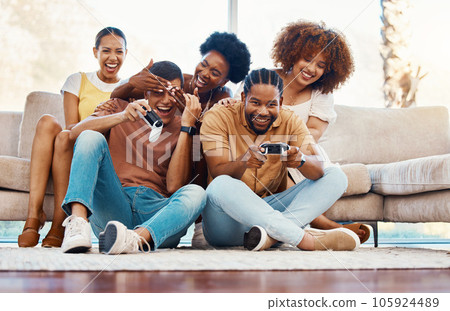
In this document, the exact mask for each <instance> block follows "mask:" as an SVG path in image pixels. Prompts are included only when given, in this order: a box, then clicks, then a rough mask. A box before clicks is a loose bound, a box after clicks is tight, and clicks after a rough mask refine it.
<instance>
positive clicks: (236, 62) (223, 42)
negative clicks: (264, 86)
mask: <svg viewBox="0 0 450 311" xmlns="http://www.w3.org/2000/svg"><path fill="white" fill-rule="evenodd" d="M213 50H214V51H217V52H219V53H220V54H222V55H223V56H224V57H225V59H226V60H227V62H228V64H229V65H230V70H229V71H228V76H227V79H228V80H230V81H231V82H233V83H238V82H240V81H242V80H243V79H244V78H245V76H246V75H247V74H248V71H249V70H250V52H249V51H248V49H247V46H246V45H245V43H243V42H242V41H241V40H239V39H238V38H237V37H236V35H235V34H234V33H227V32H217V31H216V32H214V33H212V34H211V35H210V36H209V37H208V38H207V39H206V41H205V42H203V43H202V45H200V53H201V54H202V56H204V55H205V54H206V53H208V52H209V51H213Z"/></svg>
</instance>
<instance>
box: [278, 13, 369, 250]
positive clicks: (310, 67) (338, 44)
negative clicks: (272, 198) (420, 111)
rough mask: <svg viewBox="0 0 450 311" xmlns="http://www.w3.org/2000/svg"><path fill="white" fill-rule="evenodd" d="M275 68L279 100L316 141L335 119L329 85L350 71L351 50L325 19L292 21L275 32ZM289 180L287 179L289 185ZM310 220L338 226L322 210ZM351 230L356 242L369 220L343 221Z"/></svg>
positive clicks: (365, 234)
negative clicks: (281, 85)
mask: <svg viewBox="0 0 450 311" xmlns="http://www.w3.org/2000/svg"><path fill="white" fill-rule="evenodd" d="M271 56H272V59H273V61H274V64H275V66H277V67H278V69H276V72H277V73H278V74H279V75H280V77H281V78H282V80H283V83H284V85H285V89H284V94H283V98H284V100H283V106H284V107H285V108H287V109H290V110H292V111H294V112H295V114H297V115H298V116H299V117H300V118H301V119H302V120H303V121H304V122H305V123H306V126H307V127H308V129H309V131H310V132H311V135H312V136H313V137H314V139H315V140H316V141H319V139H320V137H321V136H322V134H323V133H324V132H325V130H326V128H327V127H328V124H330V123H332V122H334V120H335V119H336V112H335V111H334V106H333V91H334V90H336V89H337V88H339V87H340V86H341V85H342V84H343V83H344V82H345V81H346V80H347V79H348V78H349V77H350V75H351V74H352V73H353V71H354V63H353V57H352V54H351V51H350V49H349V46H348V44H347V42H346V39H345V37H344V36H343V34H342V33H340V32H338V31H336V30H333V29H329V28H327V27H326V26H325V24H324V23H320V24H317V23H313V22H308V21H302V20H300V21H297V22H294V23H290V24H288V25H287V26H286V27H284V28H283V29H282V30H281V32H280V33H279V34H278V36H277V37H276V39H275V41H274V46H273V48H272V55H271ZM289 175H290V177H291V178H292V181H293V182H295V183H298V182H300V181H301V180H302V179H304V177H303V176H301V173H300V172H299V171H298V170H295V169H290V170H289ZM289 184H290V185H293V183H292V182H290V181H289V180H288V185H289ZM311 226H312V227H315V228H319V229H334V228H339V227H342V225H341V224H338V223H336V222H334V221H332V220H330V219H328V218H326V217H325V216H324V215H321V216H319V217H317V218H316V219H315V220H314V221H313V222H311ZM344 226H345V227H347V228H348V229H351V230H353V231H355V233H356V234H357V235H358V236H359V238H360V240H361V242H362V243H363V242H365V241H366V240H367V239H368V238H369V236H370V230H369V228H368V226H366V225H363V224H348V225H344Z"/></svg>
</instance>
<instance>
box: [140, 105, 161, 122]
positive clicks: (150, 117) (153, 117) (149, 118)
mask: <svg viewBox="0 0 450 311" xmlns="http://www.w3.org/2000/svg"><path fill="white" fill-rule="evenodd" d="M142 108H143V109H144V110H145V111H146V112H147V114H146V115H145V116H143V118H144V120H145V121H146V122H147V123H148V125H149V126H150V127H161V126H163V121H162V120H161V118H160V117H159V116H158V115H157V114H156V112H155V111H153V110H150V111H148V110H147V109H146V108H145V107H144V106H142Z"/></svg>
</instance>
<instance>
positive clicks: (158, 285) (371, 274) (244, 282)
mask: <svg viewBox="0 0 450 311" xmlns="http://www.w3.org/2000/svg"><path fill="white" fill-rule="evenodd" d="M91 281H92V283H90V282H91ZM89 283H90V285H89V286H88V287H86V286H87V285H88V284H89ZM81 291H83V292H97V293H109V292H120V293H141V292H145V293H207V292H209V293H230V292H232V293H250V292H251V293H272V292H273V293H277V292H285V293H294V292H295V293H302V292H303V293H333V292H346V293H349V292H356V293H369V292H373V293H380V292H385V293H389V292H398V293H410V292H411V293H414V292H422V293H431V292H433V293H439V292H441V293H442V292H449V291H450V269H420V270H416V269H412V270H352V271H238V272H235V271H214V272H211V271H204V272H201V271H200V272H198V271H197V272H184V271H177V272H103V273H101V274H98V273H96V272H0V292H22V293H39V292H50V293H77V292H81Z"/></svg>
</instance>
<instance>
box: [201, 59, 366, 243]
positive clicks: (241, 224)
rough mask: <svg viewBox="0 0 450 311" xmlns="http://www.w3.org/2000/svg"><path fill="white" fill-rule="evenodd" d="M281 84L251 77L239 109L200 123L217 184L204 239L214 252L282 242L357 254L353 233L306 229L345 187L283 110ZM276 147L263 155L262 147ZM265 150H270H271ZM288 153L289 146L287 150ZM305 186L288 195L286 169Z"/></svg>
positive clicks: (216, 111)
mask: <svg viewBox="0 0 450 311" xmlns="http://www.w3.org/2000/svg"><path fill="white" fill-rule="evenodd" d="M282 93H283V81H282V80H281V78H280V77H279V76H278V74H277V73H276V72H275V71H271V70H267V69H264V68H263V69H260V70H254V71H252V72H251V73H250V74H249V75H248V76H247V77H246V79H245V82H244V92H243V93H242V102H241V103H237V104H235V105H233V106H231V107H224V106H220V105H216V106H215V107H213V108H212V109H211V110H210V111H209V112H207V113H206V114H205V116H204V118H203V123H202V128H201V141H202V146H203V150H204V152H205V158H206V162H207V164H208V170H209V173H210V180H211V179H212V178H214V180H212V182H211V183H210V184H209V186H208V188H207V189H206V192H207V197H208V199H207V204H206V206H205V209H204V212H203V214H202V216H203V233H204V235H205V238H206V240H207V241H208V242H209V243H210V244H211V245H213V246H239V245H244V246H245V247H246V248H247V249H249V250H265V249H267V248H269V247H271V246H272V245H273V244H275V243H276V242H277V241H281V242H285V243H288V244H291V245H294V246H297V247H298V248H300V249H304V250H324V249H333V250H354V249H356V248H358V247H359V244H360V242H359V238H358V236H357V235H356V234H355V233H354V232H352V231H351V230H349V229H345V228H338V229H333V230H317V229H304V228H305V226H306V225H308V224H309V223H310V222H311V221H312V220H313V219H315V218H316V217H317V216H318V215H321V214H322V213H324V212H325V211H326V210H327V209H329V208H330V207H331V205H333V203H334V202H335V201H336V200H337V199H338V198H339V197H340V196H341V195H342V193H343V192H344V191H345V189H346V188H347V177H346V176H345V174H344V173H343V172H342V170H341V169H340V168H338V167H336V166H332V167H327V168H324V167H323V163H322V161H320V158H319V157H318V155H319V153H318V149H317V148H316V146H315V142H314V139H313V138H312V136H311V134H310V133H309V131H308V129H307V127H306V125H305V124H304V123H303V121H302V120H301V119H300V118H299V117H298V116H296V115H295V114H294V113H293V112H291V111H288V110H283V109H280V106H281V105H282V101H283V99H282ZM268 141H269V142H270V143H277V144H276V145H273V146H272V147H271V149H272V148H273V150H270V151H276V152H278V151H281V149H282V148H283V147H282V146H281V145H280V144H279V143H284V144H285V145H284V146H287V145H289V146H290V147H289V149H288V150H284V152H283V153H280V154H266V155H264V154H263V153H266V152H267V151H269V150H266V149H265V148H262V146H263V145H262V143H264V142H268ZM267 148H268V147H267ZM286 149H287V147H286ZM288 167H292V168H297V169H298V170H299V171H300V172H301V173H302V174H303V176H305V177H306V178H307V179H306V180H304V181H303V182H301V183H299V184H297V185H295V186H293V187H291V188H289V189H287V190H285V189H286V177H287V168H288Z"/></svg>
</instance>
